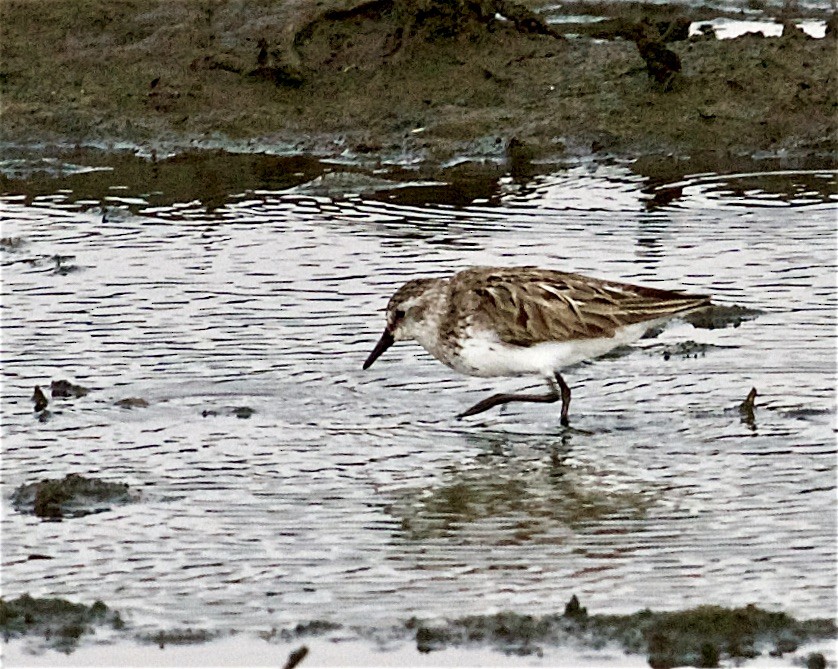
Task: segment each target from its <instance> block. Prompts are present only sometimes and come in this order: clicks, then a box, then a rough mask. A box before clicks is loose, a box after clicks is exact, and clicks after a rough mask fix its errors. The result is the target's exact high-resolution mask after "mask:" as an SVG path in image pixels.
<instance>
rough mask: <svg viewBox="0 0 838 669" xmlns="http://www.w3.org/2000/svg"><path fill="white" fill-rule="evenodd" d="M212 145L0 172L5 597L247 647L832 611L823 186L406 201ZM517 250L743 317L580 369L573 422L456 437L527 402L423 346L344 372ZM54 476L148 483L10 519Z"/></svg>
mask: <svg viewBox="0 0 838 669" xmlns="http://www.w3.org/2000/svg"><path fill="white" fill-rule="evenodd" d="M216 160H218V161H221V162H222V169H217V168H216V169H214V170H210V169H209V168H206V169H204V168H202V167H201V163H200V161H199V160H197V159H195V160H192V161H191V162H190V161H189V160H187V159H183V160H182V161H181V162H180V163H177V162H175V163H165V164H161V165H159V166H150V165H148V164H144V163H143V164H139V165H134V164H133V163H131V164H130V165H131V166H130V169H129V168H126V167H125V166H124V165H122V166H118V167H113V166H111V165H109V166H108V167H109V169H107V170H102V171H97V172H86V171H85V169H83V168H80V169H75V168H67V169H57V170H56V169H54V168H55V165H51V164H47V163H37V164H34V167H36V168H37V169H34V170H33V169H29V170H28V171H27V170H23V172H21V171H20V168H21V165H19V164H16V165H15V166H14V169H15V170H17V172H16V174H17V175H18V176H23V177H25V178H20V179H10V178H5V180H3V181H2V187H3V188H2V190H3V191H5V192H6V194H5V195H3V196H2V198H0V216H2V237H4V238H20V241H19V242H14V243H12V244H11V245H10V244H9V243H8V240H6V241H5V242H4V248H3V250H2V261H3V268H2V272H3V274H2V279H3V287H2V290H3V293H2V295H3V297H2V316H3V321H2V323H3V342H2V355H3V366H2V372H3V390H2V392H3V406H4V410H3V413H4V421H3V444H2V449H3V451H2V452H3V464H2V467H3V478H2V483H3V486H2V492H3V518H2V538H3V547H2V568H3V592H4V596H8V597H14V596H17V595H18V594H22V593H25V592H28V593H30V594H32V595H35V596H59V597H67V598H70V599H73V600H75V601H82V602H88V603H89V602H91V601H93V600H95V599H101V600H103V601H104V602H106V603H107V604H108V605H109V606H111V607H113V608H115V609H118V610H120V611H121V612H122V614H123V617H125V618H126V619H127V620H128V621H129V622H130V623H131V624H133V625H137V626H139V627H140V628H146V627H147V628H149V629H161V628H162V629H169V628H179V627H191V628H193V629H195V628H207V629H212V630H218V629H230V628H234V629H236V630H239V631H247V630H251V631H253V630H260V631H265V630H269V629H271V628H284V627H289V626H293V625H294V624H296V623H298V622H301V621H309V620H315V619H317V620H329V621H333V622H337V623H341V624H345V625H355V624H361V625H369V626H378V625H382V626H386V625H390V624H393V623H394V622H399V621H403V620H405V619H407V618H408V617H410V616H414V615H415V616H428V617H431V616H459V615H467V614H475V613H486V612H493V611H498V610H514V611H517V612H521V613H532V614H537V613H547V612H556V611H561V610H562V609H563V607H564V605H565V603H566V602H567V600H568V599H569V597H570V596H571V595H572V594H574V593H575V594H576V595H577V596H578V597H579V598H580V600H581V601H582V602H583V604H584V605H585V606H587V607H588V609H589V610H590V611H591V612H597V613H602V612H632V611H635V610H637V609H639V608H643V607H650V608H654V609H673V608H677V607H686V606H694V605H697V604H701V603H716V604H723V605H728V606H734V605H745V604H748V603H756V604H758V605H760V606H762V607H765V608H770V609H777V610H785V611H787V612H789V613H792V614H794V615H797V616H802V617H813V616H826V617H831V616H832V615H833V614H834V611H835V606H836V598H835V585H836V574H835V564H836V550H835V536H836V526H835V525H836V485H835V484H836V475H835V463H836V458H835V456H836V446H835V438H834V427H835V405H834V397H835V392H836V387H835V378H836V370H835V343H836V342H835V325H836V319H835V314H836V291H835V271H836V267H835V264H836V260H835V259H836V255H835V251H836V245H835V242H836V236H835V233H836V208H835V199H836V198H835V195H834V194H835V193H836V187H835V186H836V173H835V172H834V171H832V172H830V171H828V170H818V169H806V170H803V169H787V170H775V171H770V172H769V171H764V170H761V169H759V167H760V165H759V164H757V166H756V167H755V168H754V169H752V170H751V171H749V172H741V173H737V174H727V175H720V174H715V173H702V174H692V175H687V176H683V177H678V178H671V179H669V180H662V179H660V178H656V179H652V178H650V177H646V176H643V175H642V173H640V172H639V171H638V170H636V169H633V168H632V166H631V165H628V164H625V165H624V164H610V165H609V164H587V163H580V164H575V165H571V166H568V167H564V168H556V169H555V171H554V172H552V173H550V174H545V175H537V176H534V177H532V178H530V179H517V178H512V177H511V176H508V175H504V174H502V170H500V172H501V174H500V176H498V177H491V178H489V177H486V176H482V177H480V178H476V177H469V178H463V179H457V180H455V179H454V178H453V177H450V178H445V179H439V178H437V179H436V180H435V181H433V182H431V181H430V180H428V179H424V178H420V176H419V175H413V176H412V177H411V176H410V175H407V176H408V177H409V178H411V181H412V184H411V185H406V186H405V185H404V184H402V183H395V182H393V183H387V180H388V179H391V178H392V177H393V173H396V172H398V170H395V169H393V170H391V172H381V173H377V174H374V175H369V176H363V175H362V176H357V175H355V176H353V175H349V176H347V175H346V174H345V173H339V168H338V167H336V166H332V167H331V168H330V167H329V166H324V165H321V164H315V163H312V162H310V161H300V160H297V159H295V160H288V161H285V160H282V159H267V158H265V159H261V158H242V157H239V158H229V159H224V158H218V157H216ZM225 160H226V161H228V162H224V161H225ZM105 163H106V161H105V160H104V159H102V164H103V165H104V164H105ZM45 165H46V167H45ZM225 165H226V167H224V166H225ZM6 167H7V168H8V167H9V166H8V165H7V166H6ZM30 167H33V164H30ZM59 167H60V166H59ZM77 167H78V166H77ZM330 169H331V170H332V171H331V172H329V171H328V170H330ZM324 170H326V171H324ZM7 171H8V169H7ZM404 176H405V175H404V174H401V173H399V177H400V178H404ZM423 184H424V185H423ZM196 192H197V193H205V194H206V196H205V197H200V196H197V195H196V194H195V193H196ZM56 256H60V257H59V258H58V259H56ZM524 263H525V264H535V265H545V266H552V267H558V268H563V269H567V270H573V271H579V272H582V273H588V274H592V275H595V276H601V277H609V278H615V279H623V280H626V281H631V282H639V283H646V284H649V285H654V286H659V287H664V288H683V289H687V290H691V291H694V292H707V293H712V294H713V295H714V296H715V298H716V299H717V301H718V302H719V303H722V304H731V305H733V304H735V305H741V306H746V307H752V308H756V309H759V310H761V311H762V312H763V313H762V314H761V315H760V316H758V317H757V318H756V319H754V320H751V321H748V322H745V323H743V324H742V325H741V326H740V327H738V328H728V329H722V330H697V329H695V328H693V327H692V326H690V325H687V324H683V323H682V324H674V325H673V326H671V327H670V328H669V329H667V330H666V331H665V332H664V333H663V334H662V335H661V336H660V337H659V338H657V339H648V340H643V341H641V342H640V343H639V344H638V345H636V346H634V347H633V348H632V349H631V350H630V351H628V352H626V353H625V354H624V355H620V356H612V357H609V358H607V359H604V360H600V361H597V362H595V363H593V364H589V365H583V366H580V367H578V368H576V369H573V370H570V371H568V372H567V374H566V378H567V380H568V382H569V383H570V384H571V386H572V387H573V389H574V400H573V404H572V406H571V419H572V423H573V428H574V429H571V430H563V429H561V428H560V427H559V425H558V420H557V418H558V416H557V410H556V409H555V408H554V407H544V406H540V405H531V406H527V405H511V406H509V407H508V408H507V409H506V410H504V411H501V412H494V413H490V414H485V415H483V416H480V417H479V419H472V420H466V421H462V422H458V421H456V420H454V418H453V417H454V415H456V414H457V413H458V412H460V411H461V410H463V409H464V408H466V407H467V406H469V405H470V404H471V403H473V402H475V401H477V400H478V399H480V398H482V397H483V396H484V395H485V394H488V393H489V392H494V391H495V390H497V389H512V388H521V387H524V386H530V387H534V384H533V383H531V382H530V381H528V380H503V381H497V382H496V381H493V380H485V379H483V380H481V379H467V378H462V377H459V376H457V375H456V374H455V373H454V372H452V371H450V370H448V369H447V368H445V367H443V366H442V365H440V364H439V363H436V362H435V361H433V360H432V359H430V358H429V356H427V355H426V354H424V352H423V351H421V349H419V348H418V347H416V346H415V345H408V344H401V345H398V346H396V347H394V348H393V349H391V350H390V351H389V352H388V353H387V354H386V355H385V356H383V357H382V358H381V359H380V360H379V361H378V362H377V363H376V365H375V366H374V367H372V368H371V369H370V370H369V371H367V372H362V371H361V363H362V362H363V360H364V358H365V357H366V354H367V353H368V352H369V350H370V349H371V347H372V346H373V345H374V343H375V341H376V339H377V337H378V335H379V333H380V330H381V328H382V327H383V318H382V309H383V307H384V305H385V304H386V301H387V298H388V296H389V295H390V294H391V293H392V291H393V290H394V289H395V288H396V287H397V286H398V285H400V283H401V282H403V281H404V280H406V279H408V278H411V277H416V276H422V275H438V274H443V273H446V272H450V271H452V270H456V269H459V268H462V267H466V266H470V265H476V264H504V265H509V264H524ZM691 342H695V343H697V344H699V345H701V346H699V347H698V349H696V347H694V346H692V344H691ZM684 343H686V344H687V345H686V346H685V347H684V348H689V349H690V350H694V351H696V350H697V351H698V352H697V353H696V352H693V353H691V354H690V355H684V354H681V353H679V350H680V349H678V345H679V344H684ZM667 351H669V352H670V353H671V355H668V356H665V355H664V354H665V353H666V352H667ZM64 378H66V379H70V380H72V381H74V382H76V383H80V384H82V385H84V386H87V387H89V388H91V389H92V391H91V392H90V394H89V395H87V396H86V397H83V398H79V399H53V400H52V401H51V404H50V407H49V408H50V410H51V411H52V416H51V418H50V419H49V420H48V421H46V422H43V423H42V422H39V421H38V420H37V419H36V418H35V417H34V414H33V412H32V403H31V401H30V399H29V398H30V397H31V395H32V389H33V386H35V385H36V384H39V385H41V386H49V381H50V380H52V379H64ZM752 386H753V387H756V388H757V389H758V391H759V396H758V398H757V408H756V412H755V419H754V421H752V422H751V421H747V420H744V419H743V417H742V416H741V415H740V413H739V412H738V411H737V408H736V407H737V406H738V404H739V403H740V402H741V401H742V400H743V399H744V398H745V396H746V395H747V393H748V391H749V390H750V389H751V387H752ZM127 397H140V398H143V399H145V400H147V401H148V403H149V406H148V407H146V408H135V409H123V408H120V407H118V406H115V405H114V402H115V401H117V400H120V399H123V398H127ZM240 407H249V408H250V409H253V410H254V413H253V414H252V416H250V417H249V418H246V419H243V418H238V417H236V415H235V413H234V410H235V409H236V408H240ZM70 472H76V473H80V474H85V475H88V476H94V477H99V478H102V479H106V480H113V481H125V482H128V483H130V484H132V485H133V486H135V487H136V488H137V489H138V490H140V492H141V494H142V499H141V500H140V501H139V502H136V503H133V504H129V505H125V506H120V507H116V508H114V509H113V510H111V511H108V512H105V513H100V514H94V515H89V516H85V517H82V518H74V519H69V520H65V521H64V522H43V521H41V520H39V519H37V518H35V517H33V516H27V515H23V514H20V513H17V512H15V511H13V510H12V509H11V506H10V503H9V495H10V494H11V492H12V490H13V489H14V488H15V487H17V486H18V485H20V484H23V483H27V482H31V481H35V480H39V479H41V478H46V477H50V478H58V477H63V476H64V475H66V474H67V473H70ZM33 553H37V554H45V555H47V556H49V557H50V558H51V559H48V560H28V559H27V556H29V555H30V554H33Z"/></svg>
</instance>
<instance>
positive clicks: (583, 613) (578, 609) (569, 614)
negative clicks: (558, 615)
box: [564, 595, 588, 618]
mask: <svg viewBox="0 0 838 669" xmlns="http://www.w3.org/2000/svg"><path fill="white" fill-rule="evenodd" d="M564 615H565V618H585V617H587V615H588V609H586V608H584V607H583V606H582V605H581V604H580V603H579V598H578V597H577V596H576V595H573V596H572V597H571V598H570V601H569V602H568V603H567V604H566V605H565V607H564Z"/></svg>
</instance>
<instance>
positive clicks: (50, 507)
mask: <svg viewBox="0 0 838 669" xmlns="http://www.w3.org/2000/svg"><path fill="white" fill-rule="evenodd" d="M136 497H137V494H136V493H132V492H131V490H130V488H129V486H128V485H127V484H125V483H110V482H108V481H100V480H98V479H94V478H87V477H85V476H81V475H79V474H67V476H65V477H64V478H63V479H44V480H43V481H38V482H37V483H26V484H24V485H21V486H19V487H18V488H17V489H15V492H14V494H13V495H12V506H13V507H14V508H15V509H16V510H17V511H19V512H21V513H33V514H35V515H36V516H39V517H41V518H48V519H51V520H60V519H62V518H75V517H79V516H86V515H88V514H91V513H99V512H102V511H108V510H110V508H111V507H112V506H114V505H117V504H125V503H127V502H131V501H134V500H135V499H136Z"/></svg>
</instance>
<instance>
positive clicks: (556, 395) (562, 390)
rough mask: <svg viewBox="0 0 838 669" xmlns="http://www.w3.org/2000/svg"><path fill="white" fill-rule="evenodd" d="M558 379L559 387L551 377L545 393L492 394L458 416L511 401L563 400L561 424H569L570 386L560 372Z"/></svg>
mask: <svg viewBox="0 0 838 669" xmlns="http://www.w3.org/2000/svg"><path fill="white" fill-rule="evenodd" d="M556 381H558V384H559V387H558V389H557V388H556V384H555V383H554V382H553V381H552V379H551V380H550V392H549V393H545V394H544V395H514V394H509V393H499V394H497V395H492V396H491V397H487V398H486V399H485V400H481V401H480V402H478V403H477V404H475V405H474V406H473V407H471V408H470V409H467V410H466V411H464V412H463V413H461V414H460V415H459V416H457V418H458V419H460V418H465V417H466V416H475V415H477V414H479V413H483V412H484V411H488V410H489V409H492V408H493V407H496V406H498V405H499V404H508V403H509V402H545V403H553V402H558V401H559V400H561V401H562V413H561V424H562V425H565V426H567V425H568V424H569V423H568V419H567V410H568V407H569V406H570V388H569V387H568V385H567V384H566V383H565V380H564V379H563V378H562V377H561V375H560V374H558V373H557V374H556Z"/></svg>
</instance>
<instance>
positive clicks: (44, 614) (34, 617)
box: [0, 595, 125, 652]
mask: <svg viewBox="0 0 838 669" xmlns="http://www.w3.org/2000/svg"><path fill="white" fill-rule="evenodd" d="M124 626H125V625H124V623H123V621H122V618H121V617H120V615H119V613H118V612H117V611H112V610H111V609H109V608H108V607H107V606H106V605H105V604H104V603H102V602H100V601H96V602H94V603H93V604H92V605H90V606H87V605H85V604H78V603H74V602H70V601H68V600H66V599H60V598H57V597H45V598H40V597H38V598H36V597H30V596H29V595H21V596H20V597H18V598H17V599H3V598H0V632H2V634H3V640H4V641H9V640H10V639H13V638H17V637H21V636H37V637H43V639H44V640H45V642H46V645H47V646H49V647H52V648H55V649H56V650H62V651H65V652H71V651H72V650H74V649H75V647H76V645H77V644H78V642H79V639H80V637H82V636H83V635H84V634H91V633H93V632H94V631H95V628H96V627H110V628H111V629H114V630H121V629H123V628H124Z"/></svg>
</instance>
